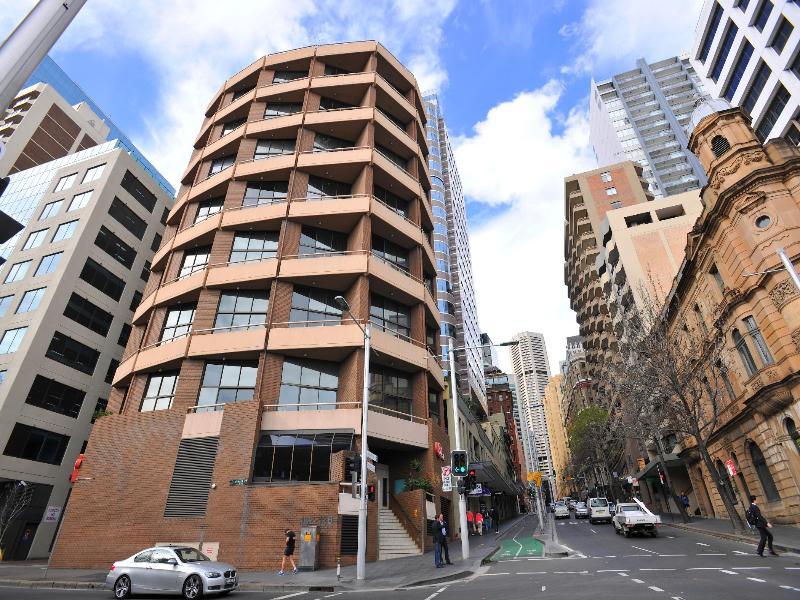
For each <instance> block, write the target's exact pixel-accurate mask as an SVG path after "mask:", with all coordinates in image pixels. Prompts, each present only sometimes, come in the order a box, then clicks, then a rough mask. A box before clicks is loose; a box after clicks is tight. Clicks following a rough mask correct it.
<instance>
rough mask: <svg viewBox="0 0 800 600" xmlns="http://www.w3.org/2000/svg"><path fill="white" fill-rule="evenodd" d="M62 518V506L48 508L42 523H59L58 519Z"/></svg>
mask: <svg viewBox="0 0 800 600" xmlns="http://www.w3.org/2000/svg"><path fill="white" fill-rule="evenodd" d="M60 516H61V507H60V506H48V507H47V508H46V509H45V511H44V517H43V518H42V523H58V517H60Z"/></svg>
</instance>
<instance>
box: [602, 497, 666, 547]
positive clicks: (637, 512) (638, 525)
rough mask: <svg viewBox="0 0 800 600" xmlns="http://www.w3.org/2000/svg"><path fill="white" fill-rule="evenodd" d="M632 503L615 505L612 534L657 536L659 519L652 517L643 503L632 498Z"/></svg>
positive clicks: (655, 516) (656, 516)
mask: <svg viewBox="0 0 800 600" xmlns="http://www.w3.org/2000/svg"><path fill="white" fill-rule="evenodd" d="M633 500H634V501H633V502H620V503H619V504H617V514H615V515H614V519H613V520H612V523H613V524H614V533H617V534H621V535H624V536H625V537H628V536H630V535H631V534H633V533H643V534H644V533H649V534H650V535H652V536H653V537H656V536H657V535H658V529H657V526H658V525H661V517H659V516H658V515H654V514H653V513H652V512H650V510H648V508H647V507H646V506H645V505H644V503H643V502H641V501H640V500H638V499H636V498H634V499H633Z"/></svg>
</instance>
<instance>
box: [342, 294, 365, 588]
mask: <svg viewBox="0 0 800 600" xmlns="http://www.w3.org/2000/svg"><path fill="white" fill-rule="evenodd" d="M334 301H335V302H336V304H337V306H338V307H339V308H340V309H341V310H342V311H344V312H346V313H347V314H348V315H350V318H351V319H352V320H353V322H354V323H355V324H356V325H358V328H359V329H360V330H361V332H362V333H363V334H364V395H363V398H362V400H361V495H360V496H359V502H358V555H357V557H356V579H364V577H365V571H366V564H367V452H368V449H367V414H368V408H369V343H370V323H369V320H367V322H366V323H365V324H364V327H362V326H361V324H360V323H359V322H358V321H357V320H356V318H355V317H354V316H353V313H352V312H351V311H350V305H349V304H348V303H347V300H345V299H344V296H336V297H335V298H334Z"/></svg>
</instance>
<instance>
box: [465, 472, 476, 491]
mask: <svg viewBox="0 0 800 600" xmlns="http://www.w3.org/2000/svg"><path fill="white" fill-rule="evenodd" d="M476 483H477V476H476V475H475V469H470V470H469V471H468V472H467V490H468V491H469V490H473V489H475V484H476Z"/></svg>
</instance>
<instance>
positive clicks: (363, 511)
mask: <svg viewBox="0 0 800 600" xmlns="http://www.w3.org/2000/svg"><path fill="white" fill-rule="evenodd" d="M351 316H352V315H351ZM369 341H370V323H369V321H367V323H366V326H365V327H364V398H363V400H362V401H361V499H360V502H359V505H358V558H357V560H356V579H364V576H365V575H364V571H365V569H366V563H367V412H368V408H369Z"/></svg>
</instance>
